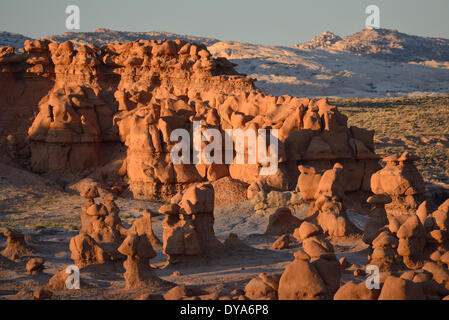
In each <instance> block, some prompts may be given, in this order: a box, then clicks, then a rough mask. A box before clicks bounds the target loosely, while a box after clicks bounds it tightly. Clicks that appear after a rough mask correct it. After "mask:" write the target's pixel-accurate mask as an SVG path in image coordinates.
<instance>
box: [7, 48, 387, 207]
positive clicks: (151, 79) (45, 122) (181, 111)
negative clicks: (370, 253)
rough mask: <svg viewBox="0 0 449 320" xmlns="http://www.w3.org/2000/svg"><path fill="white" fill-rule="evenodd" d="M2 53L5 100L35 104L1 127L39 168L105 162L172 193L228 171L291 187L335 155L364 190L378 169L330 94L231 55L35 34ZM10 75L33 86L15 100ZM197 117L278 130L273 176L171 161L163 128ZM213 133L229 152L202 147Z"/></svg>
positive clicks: (68, 172) (99, 166) (102, 167)
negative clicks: (275, 82) (275, 90)
mask: <svg viewBox="0 0 449 320" xmlns="http://www.w3.org/2000/svg"><path fill="white" fill-rule="evenodd" d="M0 58H1V67H2V69H1V71H2V72H1V73H0V80H1V83H2V84H3V87H2V90H3V91H2V92H3V93H4V94H1V95H0V96H1V97H2V99H3V98H8V101H10V102H12V105H11V108H18V107H17V106H19V105H20V106H22V105H25V106H27V107H26V108H25V110H24V111H23V114H25V116H27V117H28V118H32V115H33V113H35V112H37V116H36V117H35V118H34V119H33V122H32V123H30V122H26V121H25V125H26V124H27V125H28V126H29V128H28V133H26V129H27V128H22V127H11V126H5V127H3V128H4V130H3V131H4V132H3V131H2V132H1V134H2V135H4V136H7V135H9V134H12V135H14V137H16V140H17V141H16V142H17V143H16V144H17V145H24V143H25V145H26V147H24V148H25V149H26V148H28V149H29V150H30V152H31V161H30V163H29V165H30V166H31V168H33V170H35V171H38V172H48V173H54V174H56V173H57V174H58V175H57V176H58V177H59V178H61V177H62V176H63V177H65V178H64V179H66V180H67V179H69V180H70V179H75V177H77V176H79V175H82V174H83V175H85V174H86V173H95V172H97V173H99V172H100V171H101V173H102V174H103V175H104V176H106V178H107V179H109V180H111V181H120V180H122V177H123V176H125V177H126V181H127V182H128V183H129V187H130V190H131V192H132V193H133V195H134V197H135V198H141V199H161V198H164V199H168V198H170V197H171V196H173V195H174V194H176V193H177V192H178V191H181V190H184V189H185V188H187V187H188V186H189V184H192V183H198V182H205V181H215V180H217V179H220V178H222V177H227V176H229V177H231V178H232V179H234V180H236V181H238V182H242V183H245V184H250V185H251V184H253V183H254V185H253V186H252V190H253V189H254V190H259V191H260V190H264V191H271V190H279V189H281V190H282V189H283V190H285V189H294V187H295V185H296V179H297V177H298V175H299V172H298V169H297V167H296V166H297V163H298V162H300V163H302V164H303V165H307V166H310V167H313V168H315V170H316V172H320V174H321V172H322V171H324V170H326V169H331V168H332V166H333V163H335V162H336V161H339V162H340V163H342V165H343V167H344V169H343V175H344V176H345V180H346V181H347V183H346V184H345V185H344V189H345V191H348V192H349V191H358V190H360V189H363V190H366V191H367V190H368V189H369V179H370V176H371V174H372V173H373V172H375V171H377V169H378V164H377V156H376V155H375V154H374V144H373V133H372V132H370V131H367V130H364V129H359V128H356V127H348V126H347V117H346V116H344V115H343V114H341V113H340V112H339V111H338V109H337V108H336V107H334V106H331V105H329V104H328V103H327V102H326V100H319V101H312V100H310V99H306V98H296V97H291V96H280V97H275V96H271V95H267V94H265V93H263V92H261V91H259V90H257V89H256V88H255V86H254V85H253V79H250V78H248V77H246V76H244V75H241V74H238V73H237V72H236V71H235V70H234V68H233V64H232V63H230V62H229V61H227V60H226V59H224V58H216V59H214V58H211V55H210V53H209V52H208V50H207V48H206V47H205V46H204V45H198V44H194V43H189V42H186V41H184V40H167V41H162V40H152V41H146V40H140V41H134V42H128V43H124V44H107V45H104V46H102V47H95V46H94V45H81V46H79V47H77V48H74V46H73V44H72V43H70V42H64V43H56V42H50V41H48V40H34V41H27V42H26V43H25V52H24V53H15V51H14V49H13V48H12V47H7V48H3V49H2V50H1V51H0ZM14 79H22V80H20V81H22V82H23V83H24V85H25V86H30V87H32V88H34V89H33V92H37V93H36V94H34V95H30V94H28V92H30V91H25V94H24V95H23V96H20V97H19V94H18V89H17V88H16V87H15V85H14V84H15V83H17V80H14ZM3 88H6V89H3ZM8 88H9V89H8ZM16 96H17V99H16V98H14V97H16ZM14 103H16V105H15V104H14ZM35 106H38V108H37V109H36V107H35ZM195 121H198V122H200V123H201V127H202V130H208V129H217V130H218V132H220V133H221V135H222V136H225V135H224V133H225V130H227V129H234V130H235V129H242V130H248V129H253V130H259V129H267V130H274V129H276V130H278V133H279V135H278V147H279V148H278V149H279V155H278V159H277V161H278V162H279V163H278V170H277V173H276V174H275V175H274V176H270V177H264V176H259V169H260V164H257V163H256V164H251V163H246V164H237V163H232V164H225V163H224V162H221V163H214V164H204V163H203V164H202V163H190V164H185V163H181V164H173V163H172V161H171V159H170V151H171V150H172V149H173V147H174V146H175V145H176V141H171V139H170V136H171V135H172V133H173V131H174V130H176V129H186V130H188V131H189V132H190V131H192V125H193V123H194V122H195ZM214 142H215V145H216V146H217V148H216V150H215V152H216V153H217V154H218V153H219V152H221V151H225V147H224V146H223V145H222V144H217V143H218V141H210V140H208V141H202V142H201V144H202V147H203V148H205V147H207V146H208V145H211V144H213V143H214ZM122 143H123V144H124V145H125V147H123V145H122ZM235 143H237V142H236V141H235ZM235 143H234V146H233V147H231V148H232V150H231V151H233V152H236V151H237V150H235V149H236V147H235ZM218 145H221V147H219V146H218ZM25 149H24V150H25ZM24 152H25V151H24ZM244 153H245V155H246V157H247V155H248V152H247V151H244ZM222 160H224V159H222ZM320 174H319V175H320ZM61 175H62V176H61ZM252 193H254V191H252Z"/></svg>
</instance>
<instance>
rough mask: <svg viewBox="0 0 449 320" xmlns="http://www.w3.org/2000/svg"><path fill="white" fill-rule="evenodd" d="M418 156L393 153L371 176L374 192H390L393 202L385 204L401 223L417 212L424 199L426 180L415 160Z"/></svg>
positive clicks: (388, 211)
mask: <svg viewBox="0 0 449 320" xmlns="http://www.w3.org/2000/svg"><path fill="white" fill-rule="evenodd" d="M416 159H417V158H416V157H415V156H413V155H412V154H410V153H408V152H404V153H403V154H402V155H401V156H397V155H393V156H389V157H386V158H384V159H383V161H384V162H385V163H386V166H385V168H383V169H382V170H380V171H378V172H376V173H375V174H373V176H372V177H371V190H372V192H373V193H374V194H388V195H389V196H390V197H391V199H392V202H391V203H389V204H386V205H385V208H386V210H387V213H388V214H389V215H392V216H394V217H396V218H397V219H398V220H399V222H400V223H403V222H405V220H407V218H408V215H413V214H415V212H416V210H417V209H418V206H419V205H420V204H421V202H423V201H424V193H425V187H424V180H423V178H422V176H421V174H420V173H419V172H418V170H417V169H416V167H415V165H414V163H413V161H414V160H416Z"/></svg>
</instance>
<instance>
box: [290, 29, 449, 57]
mask: <svg viewBox="0 0 449 320" xmlns="http://www.w3.org/2000/svg"><path fill="white" fill-rule="evenodd" d="M338 38H340V37H338V36H335V35H334V34H333V33H330V32H325V33H323V34H321V35H319V36H317V37H315V38H314V39H312V40H311V41H310V42H306V43H298V44H296V45H294V46H293V47H295V48H299V49H303V50H307V49H309V50H310V49H312V50H313V49H321V50H339V51H344V52H348V53H352V54H355V55H360V56H371V57H375V58H380V59H384V60H389V61H395V62H422V61H429V60H436V61H449V40H448V39H443V38H430V37H420V36H413V35H408V34H406V33H401V32H399V31H397V30H389V29H369V28H366V29H363V30H361V31H359V32H357V33H354V34H352V35H350V36H346V37H344V38H343V39H342V38H340V40H337V39H338Z"/></svg>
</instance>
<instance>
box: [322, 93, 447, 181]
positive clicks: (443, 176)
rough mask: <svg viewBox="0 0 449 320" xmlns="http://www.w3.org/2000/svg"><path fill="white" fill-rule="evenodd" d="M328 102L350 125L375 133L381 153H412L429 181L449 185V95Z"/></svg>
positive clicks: (378, 149) (377, 147) (335, 100)
mask: <svg viewBox="0 0 449 320" xmlns="http://www.w3.org/2000/svg"><path fill="white" fill-rule="evenodd" d="M329 102H330V103H331V104H334V105H336V106H338V108H339V110H340V111H341V112H342V113H344V114H346V115H347V116H348V117H349V120H348V125H353V126H358V127H362V128H366V129H371V130H375V131H376V135H375V141H376V152H377V153H378V154H380V155H391V154H393V153H400V152H403V151H405V150H409V151H412V152H414V153H416V154H417V155H418V156H420V157H421V160H419V161H417V164H418V168H419V170H420V171H421V173H422V174H423V176H424V178H425V179H426V180H427V181H441V182H445V183H449V95H445V96H438V97H423V98H372V99H370V98H364V99H352V98H348V99H329Z"/></svg>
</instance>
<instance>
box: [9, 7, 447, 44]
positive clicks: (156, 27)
mask: <svg viewBox="0 0 449 320" xmlns="http://www.w3.org/2000/svg"><path fill="white" fill-rule="evenodd" d="M68 5H77V6H78V7H79V8H80V22H81V24H80V26H81V29H80V30H79V31H80V32H87V31H93V30H95V29H97V28H108V29H113V30H120V31H145V32H146V31H167V32H173V33H178V34H181V35H192V36H203V37H211V38H217V39H220V40H233V41H241V42H249V43H257V44H267V45H284V46H291V45H293V44H295V43H297V42H305V41H309V40H310V39H312V38H313V37H314V36H316V35H318V34H320V33H322V32H324V31H331V32H333V33H335V34H338V35H340V36H346V35H349V34H353V33H355V32H358V31H360V30H361V29H363V28H364V26H365V20H366V17H367V14H366V13H365V8H366V7H367V6H368V5H377V6H378V7H379V9H380V27H381V28H388V29H396V30H399V31H400V32H404V33H408V34H412V35H419V36H430V37H442V38H448V39H449V18H448V15H449V0H427V1H422V0H369V1H365V0H338V1H337V0H222V1H216V0H126V1H124V0H0V31H9V32H13V33H20V34H23V35H26V36H29V37H32V38H40V37H44V36H48V35H51V34H61V33H64V32H67V31H69V30H67V29H66V26H65V21H66V18H67V16H68V15H67V14H66V13H65V9H66V7H67V6H68Z"/></svg>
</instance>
